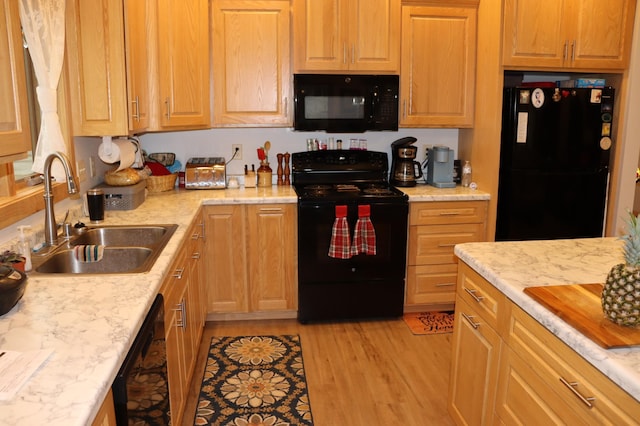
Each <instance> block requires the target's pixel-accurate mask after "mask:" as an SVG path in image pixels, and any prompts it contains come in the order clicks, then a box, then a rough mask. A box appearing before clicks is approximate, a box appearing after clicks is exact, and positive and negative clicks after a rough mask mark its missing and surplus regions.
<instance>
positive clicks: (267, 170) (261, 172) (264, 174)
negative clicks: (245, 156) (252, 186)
mask: <svg viewBox="0 0 640 426" xmlns="http://www.w3.org/2000/svg"><path fill="white" fill-rule="evenodd" d="M272 178H273V170H271V167H269V163H268V162H267V161H266V160H262V161H261V162H260V167H258V187H260V188H264V187H269V186H271V185H272V184H273V182H272Z"/></svg>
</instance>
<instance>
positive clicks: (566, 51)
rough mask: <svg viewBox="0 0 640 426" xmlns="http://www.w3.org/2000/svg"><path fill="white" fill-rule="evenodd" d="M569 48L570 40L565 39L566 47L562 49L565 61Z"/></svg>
mask: <svg viewBox="0 0 640 426" xmlns="http://www.w3.org/2000/svg"><path fill="white" fill-rule="evenodd" d="M568 49H569V41H568V40H565V41H564V49H562V60H563V61H566V60H567V53H568Z"/></svg>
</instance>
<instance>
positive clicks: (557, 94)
mask: <svg viewBox="0 0 640 426" xmlns="http://www.w3.org/2000/svg"><path fill="white" fill-rule="evenodd" d="M551 99H553V102H560V99H562V96H560V89H558V88H557V87H556V88H555V89H554V90H553V96H551Z"/></svg>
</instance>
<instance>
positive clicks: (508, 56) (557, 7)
mask: <svg viewBox="0 0 640 426" xmlns="http://www.w3.org/2000/svg"><path fill="white" fill-rule="evenodd" d="M569 1H570V0H505V2H504V31H503V42H502V45H503V63H504V65H507V66H532V65H533V66H535V67H550V68H554V67H556V68H557V67H562V65H563V64H564V60H565V58H566V57H567V55H568V53H569V51H568V49H569V44H568V43H569V40H568V38H567V36H566V35H565V31H566V30H565V27H564V26H565V25H566V24H567V22H566V19H565V18H564V10H565V8H566V7H567V2H569ZM573 19H575V17H574V18H573Z"/></svg>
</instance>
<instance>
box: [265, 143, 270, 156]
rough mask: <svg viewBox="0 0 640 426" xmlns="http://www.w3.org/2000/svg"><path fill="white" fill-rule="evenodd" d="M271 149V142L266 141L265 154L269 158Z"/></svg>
mask: <svg viewBox="0 0 640 426" xmlns="http://www.w3.org/2000/svg"><path fill="white" fill-rule="evenodd" d="M270 149H271V142H269V141H266V142H265V143H264V154H265V155H266V156H267V158H269V150H270Z"/></svg>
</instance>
